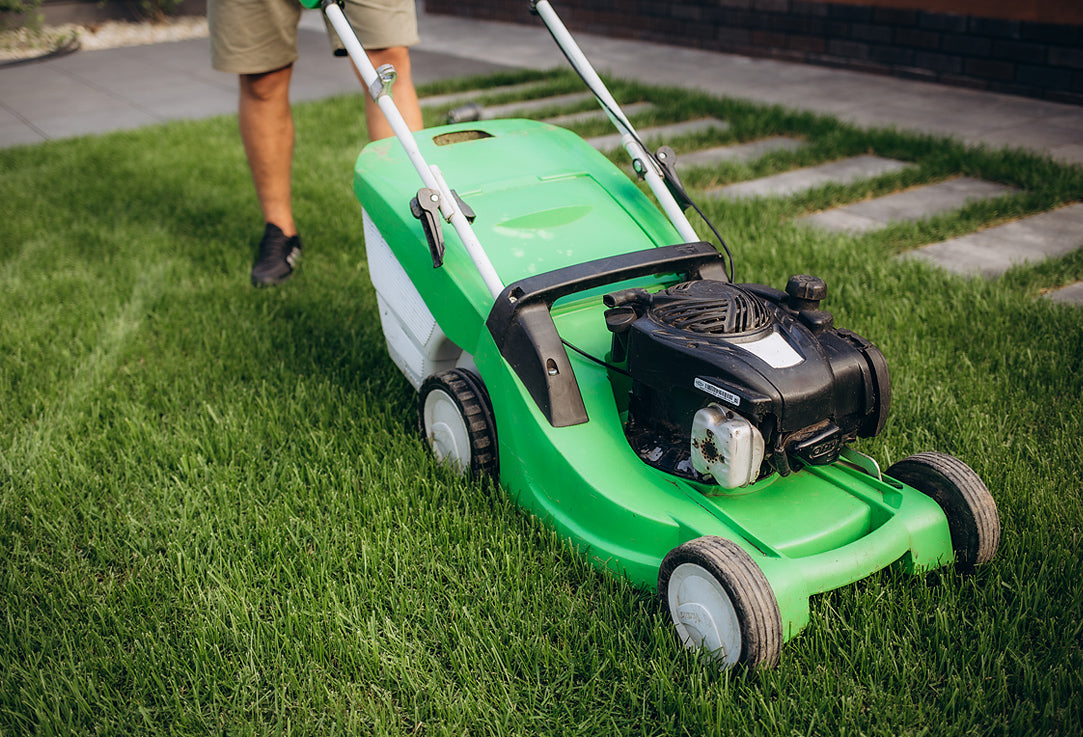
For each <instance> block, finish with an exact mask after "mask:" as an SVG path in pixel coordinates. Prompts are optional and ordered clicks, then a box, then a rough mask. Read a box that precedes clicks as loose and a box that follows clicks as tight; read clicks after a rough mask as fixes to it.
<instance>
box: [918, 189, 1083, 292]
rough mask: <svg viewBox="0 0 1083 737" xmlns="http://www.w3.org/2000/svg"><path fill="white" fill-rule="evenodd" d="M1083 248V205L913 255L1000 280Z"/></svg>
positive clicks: (992, 229)
mask: <svg viewBox="0 0 1083 737" xmlns="http://www.w3.org/2000/svg"><path fill="white" fill-rule="evenodd" d="M1080 247H1083V203H1076V204H1074V205H1069V206H1067V207H1062V208H1060V209H1057V210H1052V211H1050V212H1045V213H1042V214H1041V215H1034V216H1032V217H1028V218H1024V219H1022V220H1017V221H1015V222H1013V223H1008V224H1007V225H1001V226H999V227H996V228H989V229H988V230H982V231H979V232H977V233H970V234H969V235H964V236H960V237H959V238H950V239H948V240H946V241H941V242H940V243H933V244H931V245H928V246H922V247H921V248H918V249H915V250H913V251H909V252H908V253H904V254H902V255H900V258H903V259H919V260H922V261H926V262H928V263H931V264H935V265H937V266H940V267H943V268H945V269H947V270H948V271H954V272H955V273H958V274H966V275H981V276H984V277H988V278H992V277H996V276H1000V275H1001V274H1003V273H1004V272H1005V271H1007V270H1008V269H1010V268H1011V267H1013V266H1018V265H1020V264H1029V263H1036V262H1039V261H1044V260H1045V259H1048V258H1056V257H1058V256H1064V255H1066V254H1068V253H1071V252H1072V251H1075V250H1076V249H1078V248H1080Z"/></svg>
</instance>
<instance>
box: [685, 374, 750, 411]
mask: <svg viewBox="0 0 1083 737" xmlns="http://www.w3.org/2000/svg"><path fill="white" fill-rule="evenodd" d="M692 383H693V385H695V387H696V388H697V389H699V390H700V391H703V392H707V393H708V394H710V395H711V396H712V397H718V398H719V399H721V400H722V401H723V402H728V403H729V404H732V405H733V406H734V407H740V406H741V398H740V397H739V396H737V395H736V394H733V393H732V392H728V391H726V390H725V389H720V388H719V387H717V386H715V385H714V384H710V383H708V382H706V381H704V380H703V379H696V380H695V381H694V382H692Z"/></svg>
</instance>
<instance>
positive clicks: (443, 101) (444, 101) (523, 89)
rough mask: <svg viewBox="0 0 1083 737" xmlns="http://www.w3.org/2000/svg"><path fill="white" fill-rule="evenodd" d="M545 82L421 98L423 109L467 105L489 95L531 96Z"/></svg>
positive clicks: (524, 83)
mask: <svg viewBox="0 0 1083 737" xmlns="http://www.w3.org/2000/svg"><path fill="white" fill-rule="evenodd" d="M545 84H546V83H545V82H523V83H522V84H510V85H504V86H502V87H488V88H486V89H481V90H465V91H463V92H449V93H448V94H446V95H430V96H428V97H422V98H421V106H422V107H439V106H440V105H452V104H455V103H458V102H462V103H467V102H474V101H476V100H479V99H482V98H484V97H485V96H487V95H503V94H516V95H526V94H530V93H531V92H533V91H534V90H536V89H539V88H540V87H542V86H543V85H545Z"/></svg>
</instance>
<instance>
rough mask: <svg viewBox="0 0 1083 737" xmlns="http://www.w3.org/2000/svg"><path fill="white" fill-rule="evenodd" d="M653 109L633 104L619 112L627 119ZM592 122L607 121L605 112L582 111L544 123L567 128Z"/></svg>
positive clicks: (641, 103) (637, 103) (650, 106)
mask: <svg viewBox="0 0 1083 737" xmlns="http://www.w3.org/2000/svg"><path fill="white" fill-rule="evenodd" d="M653 109H654V105H652V104H651V103H649V102H633V103H632V104H630V105H621V110H623V111H624V115H625V117H627V118H631V117H632V116H634V115H640V114H642V113H646V112H649V111H651V110H653ZM593 120H608V115H607V113H606V111H605V110H602V109H601V108H598V109H597V110H584V111H583V112H581V113H568V114H567V115H558V116H556V117H555V118H546V119H545V122H546V123H552V124H553V125H560V126H569V125H576V124H577V123H589V122H591V121H593Z"/></svg>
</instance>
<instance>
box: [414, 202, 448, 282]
mask: <svg viewBox="0 0 1083 737" xmlns="http://www.w3.org/2000/svg"><path fill="white" fill-rule="evenodd" d="M410 213H411V214H412V215H413V216H414V217H415V218H417V219H418V220H420V221H421V229H422V230H424V231H425V240H427V241H428V242H429V253H430V254H432V267H433V268H434V269H436V268H439V267H440V266H442V265H443V263H444V232H443V230H442V229H441V227H440V193H439V192H437V191H436V190H434V189H429V188H428V187H422V188H421V189H419V190H418V191H417V197H414V198H413V199H412V200H410Z"/></svg>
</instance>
